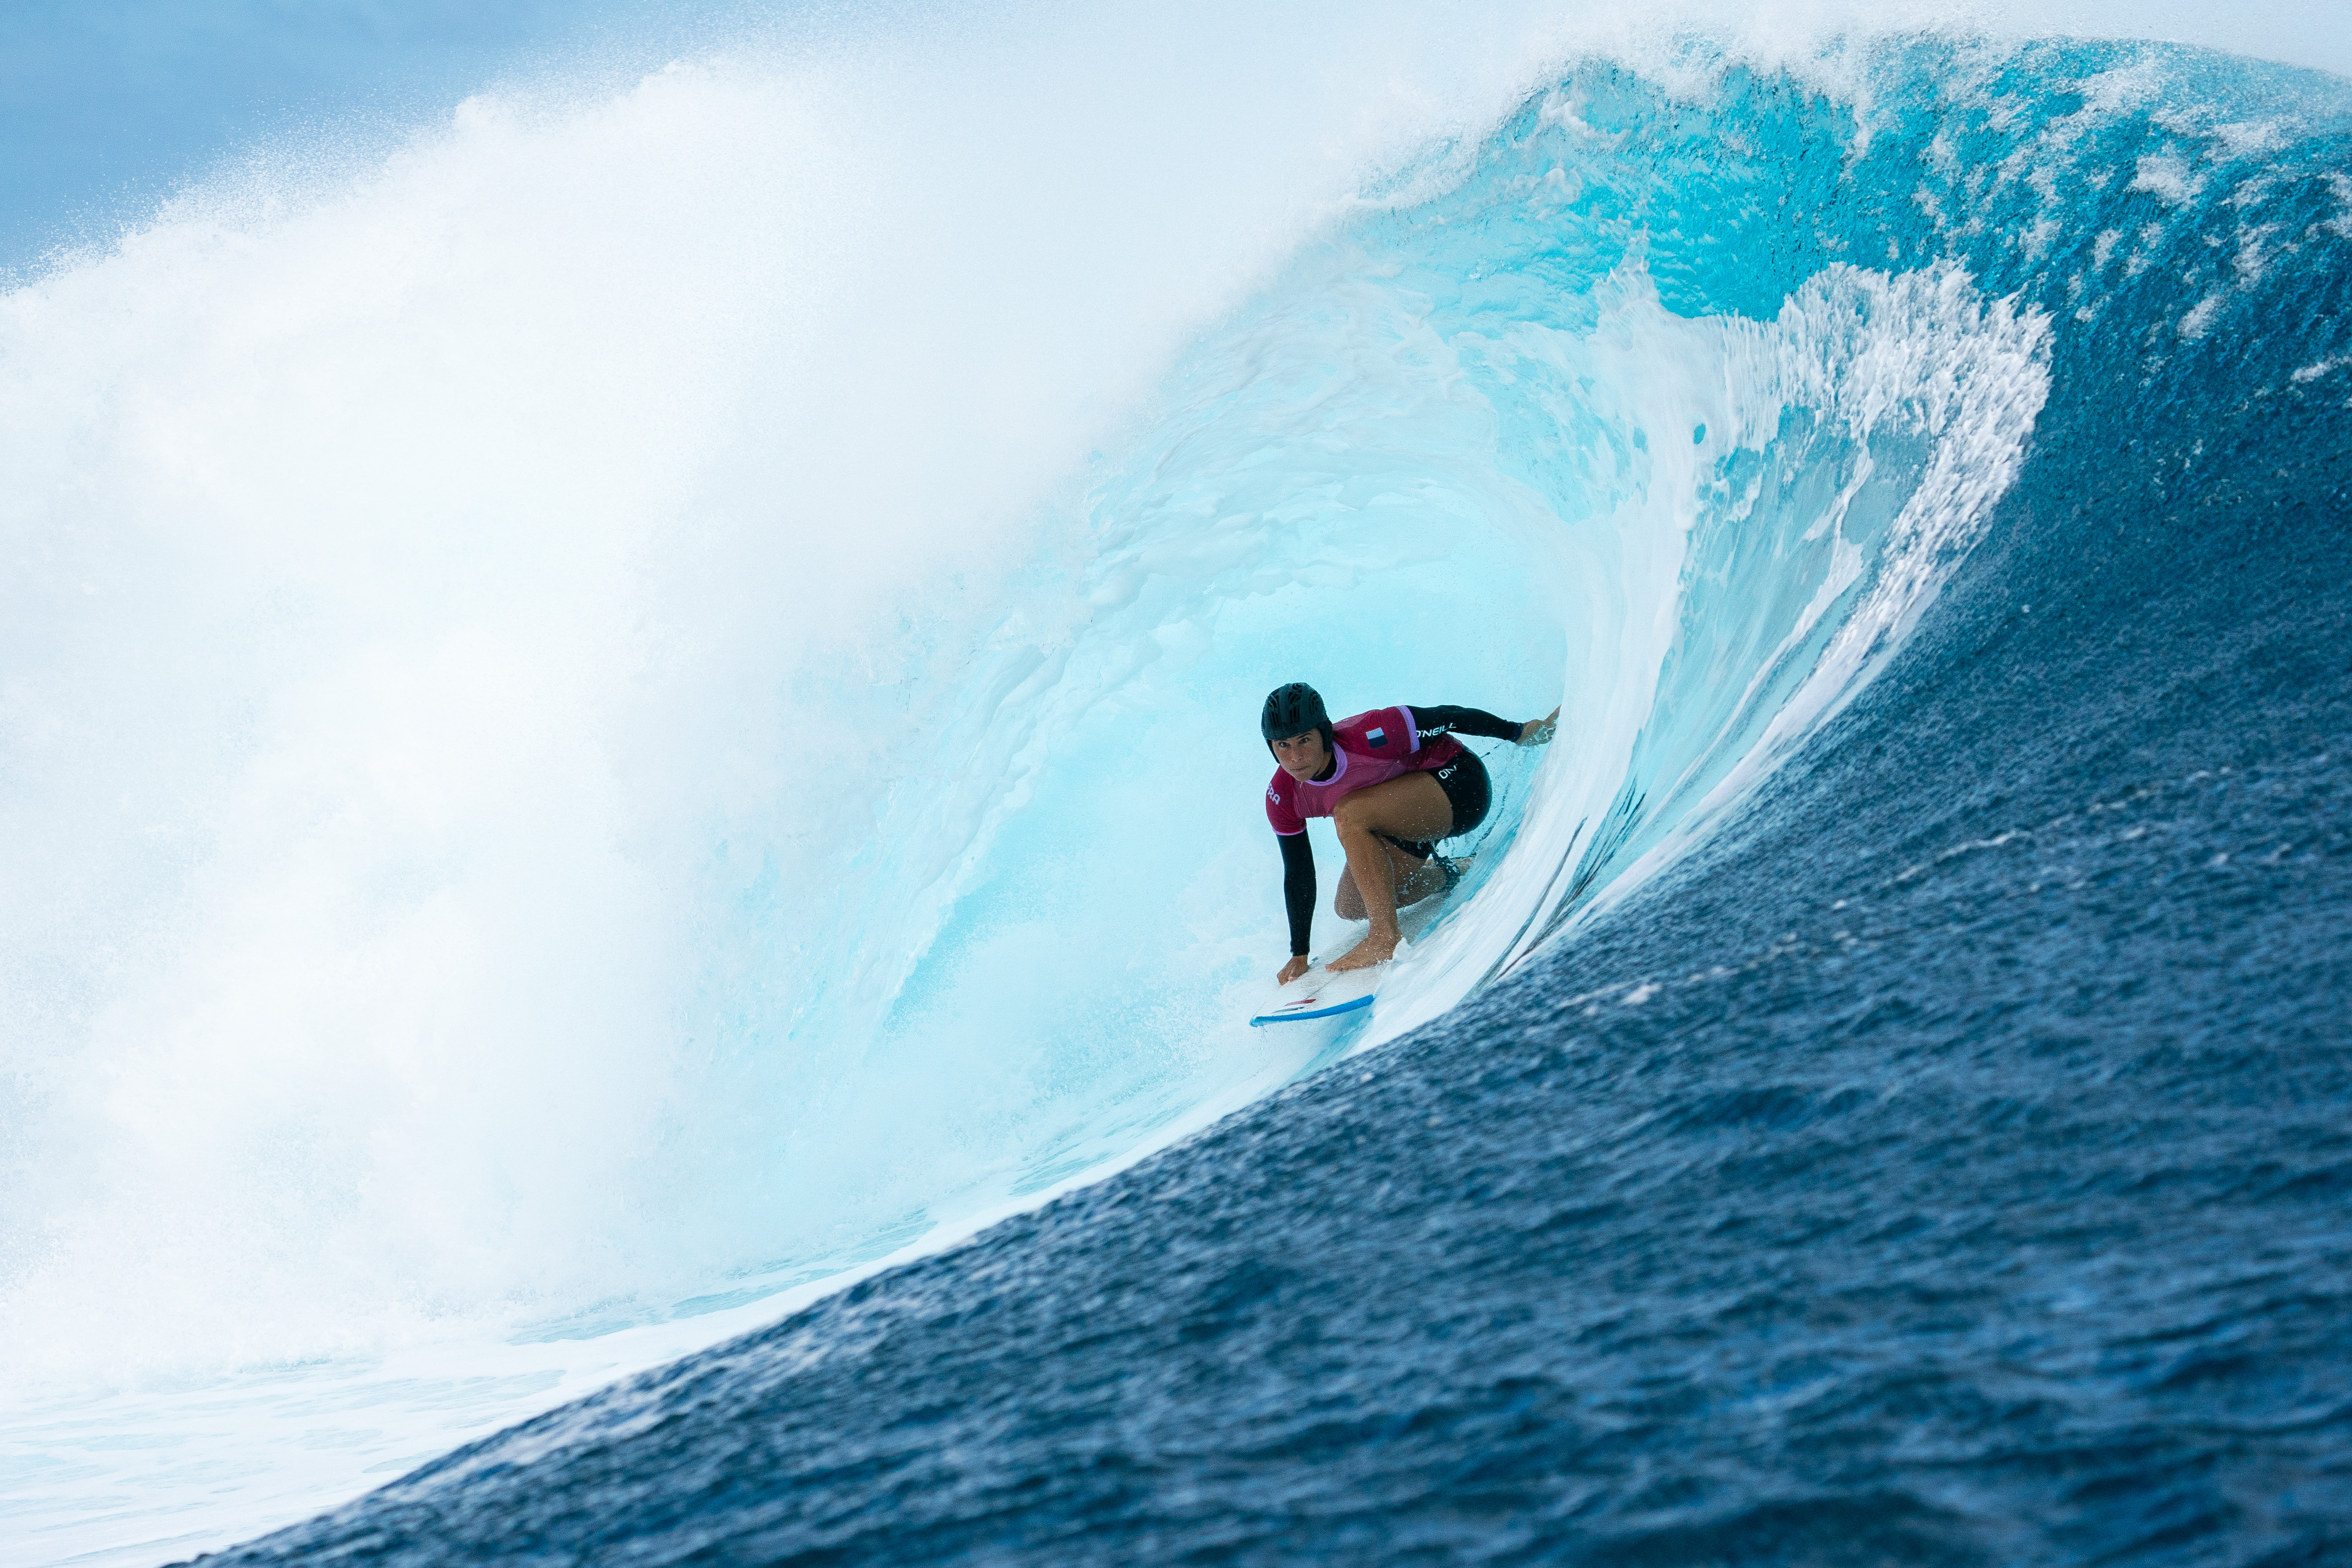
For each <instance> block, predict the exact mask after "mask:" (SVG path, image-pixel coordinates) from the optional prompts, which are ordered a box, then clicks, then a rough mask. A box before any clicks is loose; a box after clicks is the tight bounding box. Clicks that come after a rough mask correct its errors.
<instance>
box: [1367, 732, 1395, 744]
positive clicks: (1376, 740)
mask: <svg viewBox="0 0 2352 1568" xmlns="http://www.w3.org/2000/svg"><path fill="white" fill-rule="evenodd" d="M1364 738H1365V739H1366V740H1368V741H1370V742H1371V743H1372V744H1373V745H1374V746H1386V745H1387V744H1388V743H1389V732H1388V731H1387V730H1385V729H1369V730H1366V731H1365V732H1364Z"/></svg>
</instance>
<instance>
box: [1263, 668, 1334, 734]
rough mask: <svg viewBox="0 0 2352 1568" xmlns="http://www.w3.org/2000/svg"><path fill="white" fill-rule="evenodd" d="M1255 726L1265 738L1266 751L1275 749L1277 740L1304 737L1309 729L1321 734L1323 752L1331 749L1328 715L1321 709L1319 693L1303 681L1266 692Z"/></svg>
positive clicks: (1321, 700)
mask: <svg viewBox="0 0 2352 1568" xmlns="http://www.w3.org/2000/svg"><path fill="white" fill-rule="evenodd" d="M1257 727H1258V733H1259V734H1260V735H1263V736H1265V747H1266V749H1267V750H1268V751H1271V750H1273V749H1274V743H1275V742H1276V741H1277V740H1284V739H1287V738H1288V737H1291V736H1294V735H1304V734H1306V733H1307V731H1308V730H1310V729H1312V730H1316V731H1318V732H1320V734H1321V735H1322V737H1323V745H1324V747H1325V749H1327V750H1328V749H1329V747H1330V746H1331V716H1330V714H1329V713H1328V711H1326V710H1325V708H1324V706H1323V697H1322V694H1320V693H1319V692H1318V691H1316V689H1315V688H1314V687H1313V686H1310V685H1307V683H1306V682H1305V681H1293V682H1291V683H1290V684H1289V685H1286V686H1276V687H1275V688H1274V690H1272V691H1270V692H1268V693H1266V694H1265V708H1264V709H1263V710H1262V711H1261V712H1260V713H1259V714H1258V718H1257Z"/></svg>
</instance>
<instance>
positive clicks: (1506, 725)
mask: <svg viewBox="0 0 2352 1568" xmlns="http://www.w3.org/2000/svg"><path fill="white" fill-rule="evenodd" d="M1404 711H1405V712H1407V713H1409V714H1411V715H1412V727H1413V728H1414V729H1415V730H1416V731H1418V732H1419V733H1420V736H1421V740H1422V744H1423V745H1424V746H1426V745H1428V744H1429V739H1430V737H1432V736H1436V735H1483V736H1486V737H1487V738H1489V739H1492V740H1517V739H1518V738H1519V727H1518V726H1517V725H1516V724H1513V723H1512V722H1511V721H1510V720H1509V719H1507V718H1496V716H1494V715H1493V714H1491V713H1487V712H1486V711H1485V710H1484V709H1481V708H1475V707H1419V706H1414V707H1409V708H1407V709H1405V710H1404Z"/></svg>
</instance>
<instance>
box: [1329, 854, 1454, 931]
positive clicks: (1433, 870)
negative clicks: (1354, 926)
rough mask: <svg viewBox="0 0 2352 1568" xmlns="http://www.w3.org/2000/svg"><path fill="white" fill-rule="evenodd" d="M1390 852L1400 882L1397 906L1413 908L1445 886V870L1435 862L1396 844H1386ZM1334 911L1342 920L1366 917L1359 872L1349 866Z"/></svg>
mask: <svg viewBox="0 0 2352 1568" xmlns="http://www.w3.org/2000/svg"><path fill="white" fill-rule="evenodd" d="M1381 847H1382V848H1384V849H1386V850H1387V851H1388V852H1389V871H1390V873H1391V875H1392V876H1393V878H1394V879H1395V883H1396V906H1397V907H1398V908H1399V909H1410V908H1412V906H1413V905H1414V904H1419V903H1420V902H1421V901H1422V900H1423V899H1424V898H1427V897H1428V896H1429V895H1430V894H1433V893H1440V892H1443V891H1444V887H1445V873H1444V872H1443V871H1441V870H1440V869H1439V868H1438V867H1437V865H1436V864H1435V862H1431V861H1423V860H1415V859H1413V858H1412V856H1411V855H1409V854H1407V853H1405V852H1403V851H1402V850H1401V849H1399V848H1397V847H1396V846H1395V845H1394V844H1383V845H1382V846H1381ZM1331 912H1332V913H1333V914H1335V915H1338V916H1339V918H1340V919H1342V920H1361V919H1363V918H1364V895H1363V894H1360V893H1358V892H1357V891H1356V873H1355V870H1354V868H1353V867H1349V868H1348V869H1346V870H1343V871H1341V872H1340V873H1339V892H1338V893H1337V894H1334V895H1333V896H1332V899H1331Z"/></svg>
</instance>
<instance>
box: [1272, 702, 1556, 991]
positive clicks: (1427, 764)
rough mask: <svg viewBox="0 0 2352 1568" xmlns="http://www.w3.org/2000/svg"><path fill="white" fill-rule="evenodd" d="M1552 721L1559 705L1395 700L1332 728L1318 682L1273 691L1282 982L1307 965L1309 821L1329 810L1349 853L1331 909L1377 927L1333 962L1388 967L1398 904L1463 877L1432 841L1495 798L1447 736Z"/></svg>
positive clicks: (1519, 737) (1490, 733)
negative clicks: (1517, 718) (1526, 711)
mask: <svg viewBox="0 0 2352 1568" xmlns="http://www.w3.org/2000/svg"><path fill="white" fill-rule="evenodd" d="M1558 723H1559V709H1558V708H1554V709H1552V711H1551V715H1550V716H1549V717H1547V718H1533V719H1529V720H1528V722H1527V723H1525V724H1513V723H1512V722H1511V721H1510V720H1508V719H1503V718H1496V716H1494V715H1493V714H1490V713H1485V712H1482V711H1480V710H1479V709H1477V708H1474V707H1402V706H1399V707H1383V708H1374V709H1372V710H1371V711H1370V712H1369V713H1360V714H1358V715H1356V716H1354V717H1353V718H1345V719H1341V720H1340V721H1339V723H1338V724H1333V723H1332V722H1331V716H1330V715H1329V714H1328V713H1327V712H1326V711H1325V710H1324V707H1323V699H1322V697H1320V696H1319V695H1317V694H1316V691H1315V688H1314V687H1313V686H1310V685H1305V684H1303V683H1300V682H1297V681H1294V682H1292V683H1291V684H1290V685H1286V686H1276V688H1275V689H1274V690H1273V691H1272V692H1270V693H1268V694H1267V695H1266V699H1265V711H1264V712H1263V713H1261V714H1260V715H1259V716H1258V729H1259V731H1260V732H1261V733H1262V734H1263V735H1264V736H1265V744H1266V749H1267V750H1269V751H1271V752H1273V753H1274V759H1275V761H1276V763H1277V764H1279V766H1278V767H1276V769H1275V774H1274V782H1273V783H1271V784H1269V785H1267V786H1266V791H1265V817H1266V821H1269V822H1271V823H1272V824H1273V825H1274V831H1275V835H1276V842H1278V843H1280V844H1281V846H1282V901H1283V905H1284V907H1285V908H1286V910H1287V911H1288V912H1289V915H1290V962H1288V963H1287V964H1285V965H1284V966H1283V967H1282V972H1281V973H1280V974H1279V975H1278V976H1276V979H1277V981H1278V982H1279V983H1281V984H1284V985H1287V984H1289V983H1290V982H1291V981H1293V980H1295V979H1297V977H1299V976H1301V975H1303V974H1305V973H1306V972H1307V935H1308V933H1309V931H1310V930H1311V929H1312V928H1313V926H1314V924H1315V851H1314V849H1313V848H1312V847H1311V846H1310V845H1309V844H1308V843H1307V818H1309V817H1328V818H1330V819H1331V825H1332V826H1333V827H1335V828H1337V829H1338V830H1339V848H1340V849H1341V851H1342V852H1345V854H1346V855H1347V857H1348V865H1347V869H1346V870H1345V871H1342V872H1341V873H1339V894H1338V895H1337V896H1336V897H1335V898H1334V899H1333V900H1332V909H1333V911H1334V912H1335V913H1337V914H1338V915H1339V918H1340V919H1342V920H1364V919H1370V921H1371V923H1372V929H1371V934H1370V936H1366V937H1365V938H1364V939H1363V940H1362V941H1361V942H1359V943H1357V944H1356V945H1355V946H1353V947H1351V948H1349V950H1348V951H1347V952H1345V953H1343V954H1341V955H1340V956H1339V957H1337V958H1334V959H1333V960H1331V963H1330V965H1329V967H1330V968H1332V969H1334V970H1339V969H1363V968H1369V967H1371V966H1372V965H1374V964H1385V963H1387V962H1388V961H1389V960H1390V959H1391V958H1393V957H1395V956H1396V950H1397V943H1398V941H1399V940H1400V934H1399V932H1398V930H1397V911H1398V910H1399V909H1400V908H1402V907H1404V906H1405V905H1408V904H1418V903H1420V902H1421V901H1422V900H1423V899H1424V898H1427V897H1428V896H1430V894H1434V893H1440V892H1450V891H1451V890H1452V889H1453V886H1454V883H1456V882H1458V881H1460V880H1461V871H1460V869H1459V867H1458V866H1457V865H1456V864H1455V863H1454V862H1452V861H1447V860H1444V859H1441V858H1439V856H1438V853H1437V845H1438V842H1439V841H1441V840H1444V839H1451V838H1455V837H1458V836H1460V835H1461V834H1464V833H1466V832H1469V831H1471V830H1472V829H1474V828H1475V827H1477V825H1478V824H1479V823H1481V822H1483V821H1486V809H1487V807H1488V806H1489V805H1490V804H1492V799H1493V792H1492V789H1490V787H1489V785H1488V783H1487V780H1486V764H1485V763H1483V762H1481V761H1479V760H1478V754H1477V753H1476V752H1474V751H1472V750H1470V749H1469V748H1467V747H1465V746H1464V745H1463V744H1462V743H1461V742H1460V741H1458V740H1456V739H1454V737H1455V736H1457V735H1478V736H1486V737H1492V738H1493V739H1496V740H1509V741H1516V742H1517V744H1519V745H1521V746H1541V745H1543V744H1545V743H1546V742H1547V741H1549V740H1550V739H1551V737H1552V731H1553V727H1555V726H1556V725H1557V724H1558Z"/></svg>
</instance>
